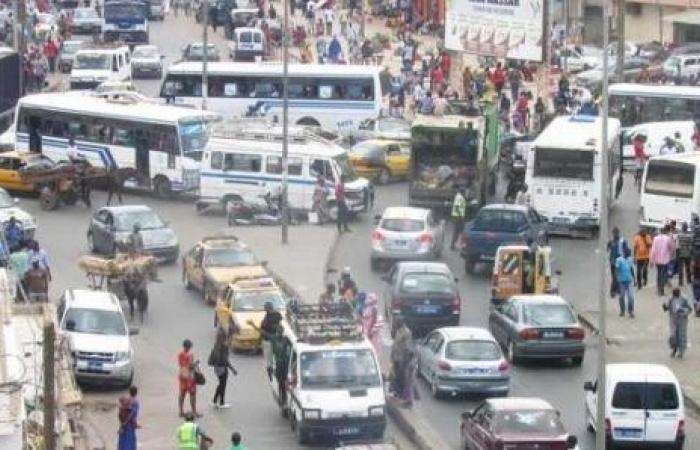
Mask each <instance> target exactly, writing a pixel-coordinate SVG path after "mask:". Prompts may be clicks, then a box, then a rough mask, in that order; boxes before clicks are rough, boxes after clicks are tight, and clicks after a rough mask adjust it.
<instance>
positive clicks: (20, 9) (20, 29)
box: [12, 0, 27, 95]
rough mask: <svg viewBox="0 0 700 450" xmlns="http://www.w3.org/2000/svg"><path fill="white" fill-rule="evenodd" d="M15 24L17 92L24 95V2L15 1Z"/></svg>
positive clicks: (25, 12)
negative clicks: (17, 70) (17, 73)
mask: <svg viewBox="0 0 700 450" xmlns="http://www.w3.org/2000/svg"><path fill="white" fill-rule="evenodd" d="M16 1H17V5H16V8H15V23H14V24H13V30H12V31H13V33H14V36H13V37H14V40H15V42H14V44H15V51H16V52H17V55H18V56H19V92H20V95H24V53H25V52H24V33H25V30H24V27H25V24H26V23H27V5H26V4H25V2H24V0H16Z"/></svg>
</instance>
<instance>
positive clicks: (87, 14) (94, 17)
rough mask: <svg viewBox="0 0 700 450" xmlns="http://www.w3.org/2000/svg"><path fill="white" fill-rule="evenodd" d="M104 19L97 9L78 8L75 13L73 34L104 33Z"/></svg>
mask: <svg viewBox="0 0 700 450" xmlns="http://www.w3.org/2000/svg"><path fill="white" fill-rule="evenodd" d="M102 24H103V22H102V18H101V17H100V16H99V15H98V14H97V11H95V8H76V9H75V11H74V12H73V32H74V33H75V34H93V33H101V32H102Z"/></svg>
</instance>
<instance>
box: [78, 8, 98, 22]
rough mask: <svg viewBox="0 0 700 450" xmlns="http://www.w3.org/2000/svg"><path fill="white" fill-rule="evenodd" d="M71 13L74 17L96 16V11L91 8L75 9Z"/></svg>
mask: <svg viewBox="0 0 700 450" xmlns="http://www.w3.org/2000/svg"><path fill="white" fill-rule="evenodd" d="M73 15H74V16H75V18H76V19H91V18H93V17H97V11H95V10H94V9H92V8H88V9H76V10H75V12H74V13H73Z"/></svg>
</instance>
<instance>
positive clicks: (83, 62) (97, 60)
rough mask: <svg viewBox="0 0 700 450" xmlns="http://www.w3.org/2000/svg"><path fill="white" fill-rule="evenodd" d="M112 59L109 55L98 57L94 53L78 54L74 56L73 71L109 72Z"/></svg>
mask: <svg viewBox="0 0 700 450" xmlns="http://www.w3.org/2000/svg"><path fill="white" fill-rule="evenodd" d="M111 62H112V58H110V57H109V55H99V54H94V53H92V54H91V53H78V54H77V55H75V63H74V65H73V68H74V69H85V70H109V69H110V68H111V66H112V65H111Z"/></svg>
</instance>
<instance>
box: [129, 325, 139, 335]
mask: <svg viewBox="0 0 700 450" xmlns="http://www.w3.org/2000/svg"><path fill="white" fill-rule="evenodd" d="M137 334H139V329H138V328H136V327H129V336H134V335H137Z"/></svg>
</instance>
